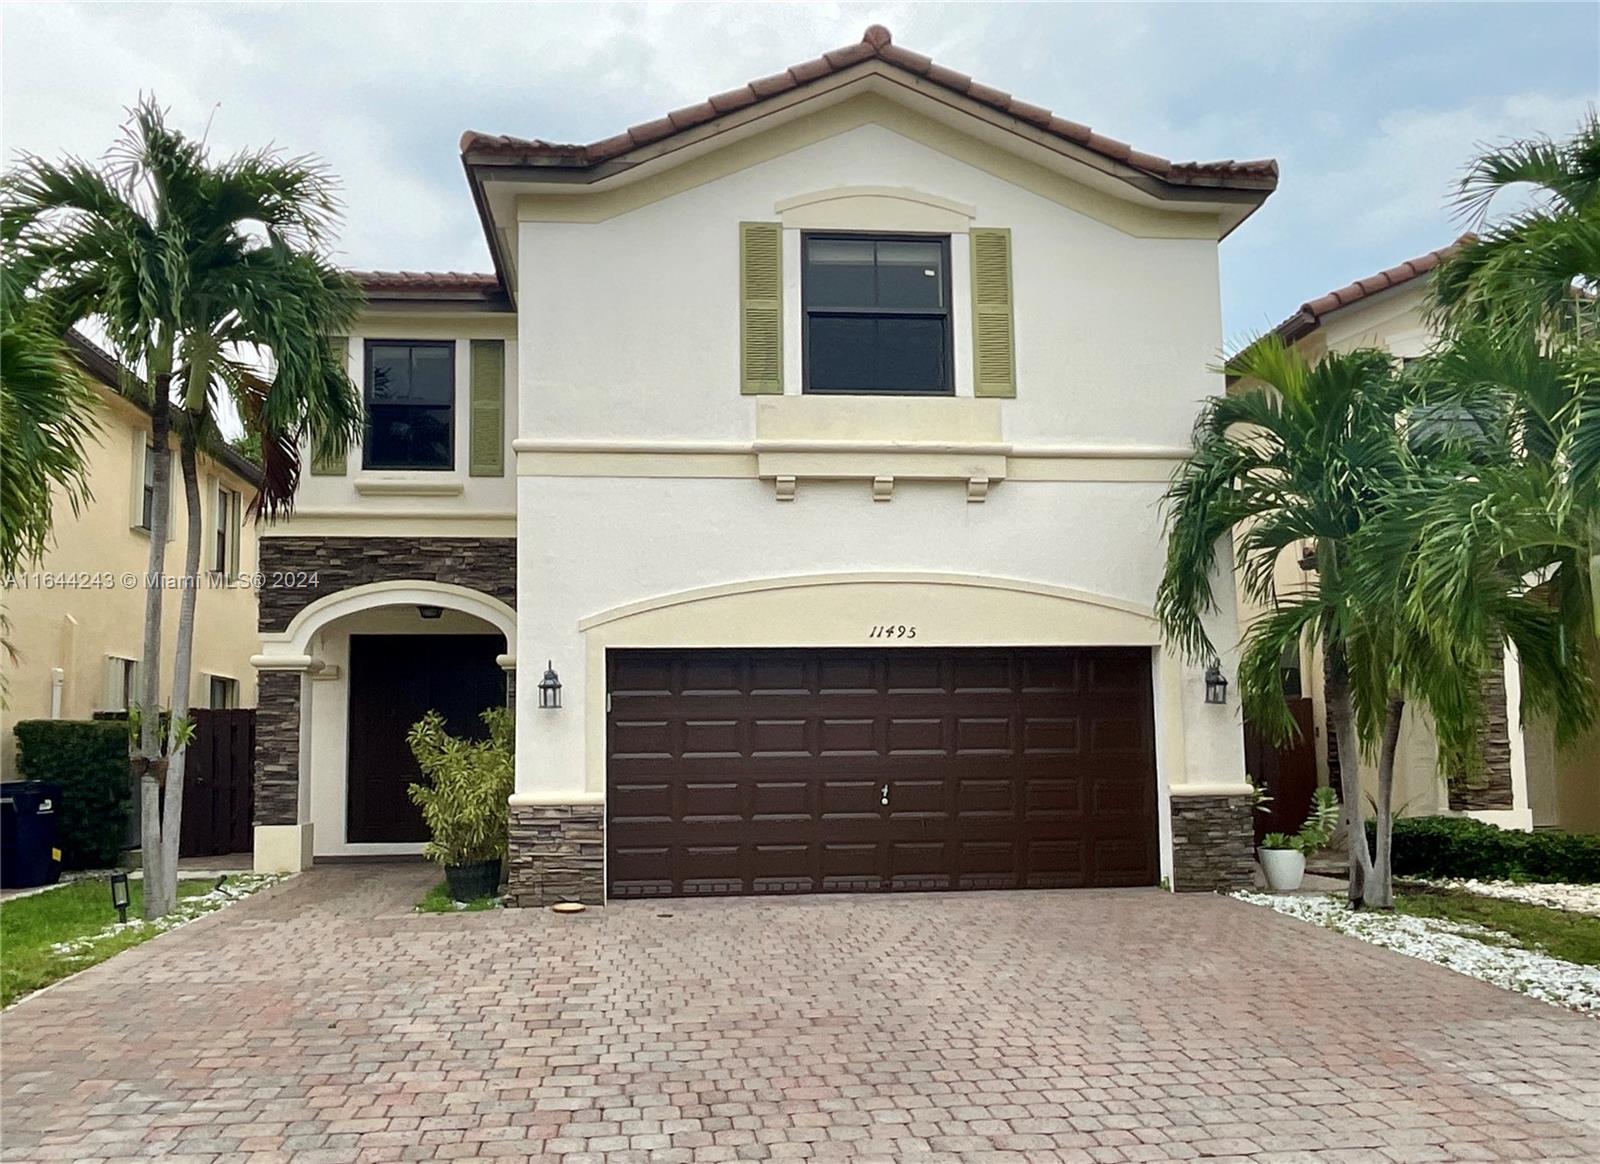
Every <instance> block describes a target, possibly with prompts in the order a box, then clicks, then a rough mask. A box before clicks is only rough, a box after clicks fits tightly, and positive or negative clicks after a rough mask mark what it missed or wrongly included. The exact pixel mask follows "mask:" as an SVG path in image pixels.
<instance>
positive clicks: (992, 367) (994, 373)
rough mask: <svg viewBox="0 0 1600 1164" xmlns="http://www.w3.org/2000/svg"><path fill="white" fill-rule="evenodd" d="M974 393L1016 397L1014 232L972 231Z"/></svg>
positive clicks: (983, 228) (989, 228) (988, 229)
mask: <svg viewBox="0 0 1600 1164" xmlns="http://www.w3.org/2000/svg"><path fill="white" fill-rule="evenodd" d="M972 365H973V378H972V390H973V393H974V395H977V396H1015V395H1016V394H1017V354H1016V338H1015V334H1014V328H1013V324H1012V305H1011V232H1010V231H1009V230H1005V229H1001V228H995V227H980V228H974V229H973V231H972Z"/></svg>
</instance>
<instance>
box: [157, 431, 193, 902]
mask: <svg viewBox="0 0 1600 1164" xmlns="http://www.w3.org/2000/svg"><path fill="white" fill-rule="evenodd" d="M194 428H195V426H194V425H193V424H192V423H191V424H187V425H185V426H184V428H183V433H182V442H183V443H182V451H181V452H180V454H179V460H180V462H181V464H182V466H183V497H184V501H185V503H186V504H187V507H188V514H189V522H188V531H187V534H186V536H187V538H188V544H187V546H186V547H185V549H184V560H183V589H182V591H181V592H180V593H181V594H182V598H181V600H180V601H179V604H178V642H177V650H176V651H175V652H174V654H173V660H172V726H171V728H170V734H169V736H168V741H167V759H168V764H167V789H166V804H165V806H164V811H163V812H162V814H161V872H162V875H163V876H164V877H166V878H167V881H166V883H165V886H164V888H165V891H166V892H167V894H168V895H169V897H170V904H171V905H172V906H176V904H177V900H178V848H179V841H180V838H181V836H182V829H183V771H184V766H185V763H186V761H187V759H188V756H189V747H188V745H187V744H186V743H181V742H180V741H179V738H178V733H179V731H180V730H181V729H182V728H183V727H184V725H185V724H186V723H187V722H188V719H189V687H190V676H191V672H192V671H193V667H194V610H195V603H196V601H197V600H198V598H199V594H200V552H201V542H202V539H203V538H204V534H203V532H202V529H203V526H202V523H201V520H200V472H199V465H198V464H197V460H196V456H195V439H196V438H195V432H194Z"/></svg>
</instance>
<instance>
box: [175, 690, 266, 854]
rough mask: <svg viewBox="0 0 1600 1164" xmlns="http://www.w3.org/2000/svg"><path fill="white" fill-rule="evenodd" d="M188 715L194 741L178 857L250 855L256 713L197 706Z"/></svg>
mask: <svg viewBox="0 0 1600 1164" xmlns="http://www.w3.org/2000/svg"><path fill="white" fill-rule="evenodd" d="M189 715H190V717H191V718H192V719H193V720H194V742H193V743H191V744H190V745H189V754H188V759H187V761H186V762H185V767H184V775H183V828H182V831H181V835H180V836H179V838H178V853H179V856H183V857H215V856H219V855H221V854H223V853H248V852H249V851H250V844H251V837H250V822H251V816H252V811H253V809H254V806H255V796H254V789H253V787H252V781H251V772H252V769H253V768H254V766H255V752H256V713H255V709H254V708H248V707H247V708H228V709H226V710H223V709H213V708H197V709H196V710H194V711H191V712H190V713H189Z"/></svg>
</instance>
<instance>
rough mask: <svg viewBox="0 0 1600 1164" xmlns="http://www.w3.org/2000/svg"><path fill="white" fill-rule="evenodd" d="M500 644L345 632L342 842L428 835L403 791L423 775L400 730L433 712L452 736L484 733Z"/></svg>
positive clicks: (500, 694)
mask: <svg viewBox="0 0 1600 1164" xmlns="http://www.w3.org/2000/svg"><path fill="white" fill-rule="evenodd" d="M504 650H505V639H503V638H501V637H500V636H499V635H351V636H350V742H349V768H348V772H349V782H348V788H349V799H348V802H347V807H346V814H345V837H346V839H347V840H348V841H350V842H352V843H361V842H383V841H425V840H427V839H428V829H427V826H426V825H424V824H423V823H422V813H421V811H420V810H419V809H418V808H417V806H416V805H414V804H412V803H411V797H410V796H408V795H407V794H406V788H407V786H408V785H411V784H415V783H417V782H418V781H419V780H421V778H422V773H421V772H420V770H419V769H418V768H417V761H416V759H415V758H414V757H413V756H412V755H411V749H410V748H409V747H408V746H407V745H406V733H407V732H408V731H410V730H411V725H412V724H414V723H416V722H417V721H418V720H419V719H421V718H422V717H423V715H424V714H425V713H426V712H428V711H429V710H436V711H439V712H441V713H442V714H443V715H444V718H445V724H446V726H447V727H448V729H449V730H450V731H451V732H452V733H453V734H455V735H461V736H470V737H473V738H476V739H481V738H483V737H484V736H485V735H487V734H488V731H487V729H486V728H485V727H484V725H483V720H482V719H480V718H479V716H480V715H481V714H482V712H483V711H484V709H486V708H490V707H499V706H501V705H503V704H504V703H505V691H506V687H505V672H504V671H502V670H501V669H500V665H499V664H498V663H496V662H495V656H496V655H498V654H500V653H501V652H502V651H504Z"/></svg>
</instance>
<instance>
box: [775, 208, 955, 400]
mask: <svg viewBox="0 0 1600 1164" xmlns="http://www.w3.org/2000/svg"><path fill="white" fill-rule="evenodd" d="M801 248H802V262H801V267H802V270H801V286H800V291H801V301H802V303H803V305H804V312H805V321H804V344H805V357H804V358H805V390H806V391H807V392H838V393H900V394H909V393H922V394H932V395H937V394H945V395H949V394H951V393H953V392H954V391H955V379H954V376H953V374H952V371H951V358H950V355H951V351H950V349H951V340H950V240H949V239H948V238H947V237H933V236H928V235H864V234H815V233H807V234H805V235H803V236H802V239H801Z"/></svg>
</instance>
